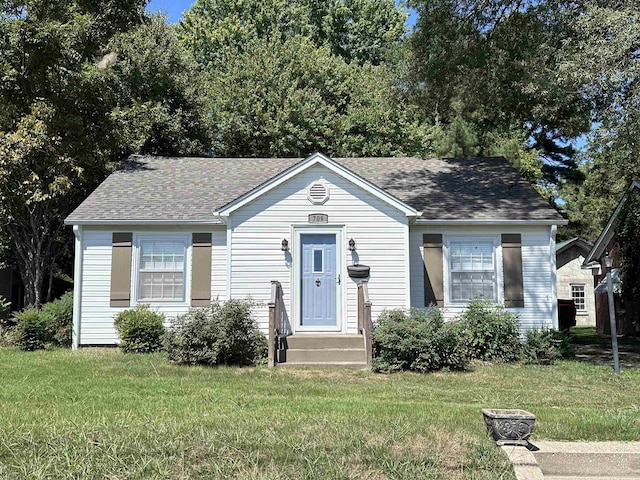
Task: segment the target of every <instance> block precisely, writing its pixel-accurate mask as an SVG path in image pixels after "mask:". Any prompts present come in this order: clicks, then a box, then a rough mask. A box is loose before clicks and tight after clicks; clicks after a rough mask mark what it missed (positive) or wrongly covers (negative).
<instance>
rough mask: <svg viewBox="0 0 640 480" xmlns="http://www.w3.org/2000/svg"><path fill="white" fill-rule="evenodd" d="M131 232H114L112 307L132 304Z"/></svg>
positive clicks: (112, 249) (112, 244)
mask: <svg viewBox="0 0 640 480" xmlns="http://www.w3.org/2000/svg"><path fill="white" fill-rule="evenodd" d="M132 240H133V234H132V233H130V232H113V238H112V242H111V298H110V305H111V306H112V307H129V306H130V305H131V242H132Z"/></svg>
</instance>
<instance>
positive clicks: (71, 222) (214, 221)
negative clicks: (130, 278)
mask: <svg viewBox="0 0 640 480" xmlns="http://www.w3.org/2000/svg"><path fill="white" fill-rule="evenodd" d="M64 223H65V225H95V226H98V225H114V226H117V225H158V226H163V225H165V226H168V225H223V224H224V223H223V222H222V221H221V220H220V219H219V218H211V219H205V220H135V219H130V220H113V219H111V220H99V219H68V218H67V219H66V220H65V221H64Z"/></svg>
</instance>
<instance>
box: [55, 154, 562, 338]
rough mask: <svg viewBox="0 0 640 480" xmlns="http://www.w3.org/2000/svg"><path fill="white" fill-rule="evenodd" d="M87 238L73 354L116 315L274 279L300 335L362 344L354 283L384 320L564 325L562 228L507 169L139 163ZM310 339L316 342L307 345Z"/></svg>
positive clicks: (91, 222) (180, 306)
mask: <svg viewBox="0 0 640 480" xmlns="http://www.w3.org/2000/svg"><path fill="white" fill-rule="evenodd" d="M66 223H67V224H69V225H73V227H74V232H75V237H76V257H75V262H76V263H75V279H76V281H75V302H76V303H75V308H74V337H73V338H74V346H78V345H104V344H115V343H117V342H118V336H117V333H116V331H115V329H114V326H113V317H114V315H116V314H117V313H118V312H121V311H122V310H124V309H126V308H129V307H132V306H134V305H136V304H140V303H146V304H151V305H152V306H153V307H154V308H157V309H158V310H160V311H162V312H164V313H165V314H166V315H167V316H168V317H169V318H171V317H174V316H176V315H178V314H181V313H184V312H186V311H187V310H188V309H189V307H190V306H192V305H206V304H208V303H209V302H210V301H211V300H213V299H216V298H219V299H227V298H246V297H249V296H250V297H252V298H253V299H255V300H257V301H258V302H260V303H261V306H260V307H258V308H257V309H256V311H255V315H256V319H257V321H258V323H259V326H260V328H261V329H262V330H263V331H267V329H268V318H269V311H268V307H267V304H268V303H269V301H270V299H271V296H272V295H271V292H272V288H271V282H272V281H278V282H280V284H281V286H282V289H281V290H282V294H283V299H282V308H283V310H284V312H283V317H284V319H285V322H284V323H285V324H286V325H285V326H283V327H282V328H283V329H284V330H285V333H287V334H293V336H292V337H291V338H290V339H289V340H290V342H289V347H290V348H291V341H293V340H294V337H298V338H299V337H301V336H302V335H303V334H306V335H313V334H317V335H324V338H325V339H326V337H327V335H333V336H331V337H329V340H327V342H331V341H337V340H334V339H337V338H338V337H339V335H338V334H342V335H352V336H357V335H358V334H359V333H360V332H359V327H358V315H359V312H358V298H357V297H358V292H357V290H358V283H359V282H361V280H360V279H358V278H350V277H349V269H348V266H350V265H354V264H360V265H367V266H369V267H370V276H369V281H368V293H369V298H370V301H371V302H372V307H371V310H372V318H373V320H374V321H375V319H376V318H377V316H378V315H379V314H380V313H381V312H382V311H383V310H384V309H390V308H408V307H420V308H424V307H428V306H430V305H432V304H437V305H439V306H442V307H443V308H444V312H445V315H446V316H447V317H448V318H453V317H454V316H455V315H458V314H459V313H461V312H462V311H463V309H464V307H465V305H466V303H467V302H468V301H469V300H470V299H472V298H474V297H477V296H478V295H484V296H486V297H488V298H490V299H493V300H495V301H496V302H498V303H503V304H505V306H506V307H508V308H509V309H510V310H511V311H513V312H514V313H516V314H517V315H519V317H520V320H521V325H522V328H532V327H541V326H549V327H557V305H556V278H555V276H556V268H555V259H556V256H555V235H556V229H557V225H559V224H565V223H566V221H565V220H564V219H563V218H562V217H561V216H560V215H559V214H558V213H557V212H556V211H555V210H554V209H553V208H551V207H550V206H549V204H548V203H547V202H546V201H545V200H544V199H543V198H542V197H541V196H540V195H538V194H537V193H536V192H535V190H534V189H533V188H532V187H531V186H530V185H529V183H528V182H527V181H525V180H524V179H522V178H521V177H520V176H519V175H518V172H517V171H516V170H515V169H514V168H513V167H512V166H511V164H510V163H509V162H508V161H507V160H505V159H504V158H473V159H420V158H336V159H331V158H328V157H326V156H324V155H322V154H319V153H316V154H313V155H311V156H310V157H308V158H306V159H293V158H279V159H278V158H263V159H255V158H231V159H224V158H159V157H132V158H131V159H130V161H129V162H127V164H126V165H125V166H124V167H123V168H122V169H121V170H119V171H117V172H115V173H113V174H112V175H111V176H109V178H107V179H106V180H105V181H104V182H103V183H102V184H101V185H100V186H99V187H98V188H97V189H96V190H95V191H94V192H93V193H92V194H91V195H90V196H89V197H88V198H87V199H86V200H85V201H84V202H83V203H82V204H81V205H80V206H79V207H78V208H77V209H76V210H75V211H74V212H73V213H72V214H71V215H70V216H69V217H68V218H67V219H66ZM307 339H308V337H307Z"/></svg>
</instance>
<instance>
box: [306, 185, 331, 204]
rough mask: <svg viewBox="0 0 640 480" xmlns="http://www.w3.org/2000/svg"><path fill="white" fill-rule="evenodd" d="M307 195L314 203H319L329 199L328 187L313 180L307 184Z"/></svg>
mask: <svg viewBox="0 0 640 480" xmlns="http://www.w3.org/2000/svg"><path fill="white" fill-rule="evenodd" d="M307 196H308V197H309V201H310V202H311V203H313V204H314V205H321V204H323V203H324V202H326V201H327V200H329V189H328V188H327V187H326V186H325V185H323V184H322V183H320V182H315V183H312V184H311V185H310V186H309V189H308V191H307Z"/></svg>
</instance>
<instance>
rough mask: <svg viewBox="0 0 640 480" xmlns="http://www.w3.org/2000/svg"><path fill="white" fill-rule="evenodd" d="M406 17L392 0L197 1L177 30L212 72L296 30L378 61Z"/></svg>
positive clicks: (335, 49) (338, 51) (347, 55)
mask: <svg viewBox="0 0 640 480" xmlns="http://www.w3.org/2000/svg"><path fill="white" fill-rule="evenodd" d="M405 20H406V14H405V12H404V11H403V10H402V9H401V8H399V7H397V6H396V4H395V2H394V1H393V0H339V1H327V0H295V1H288V0H243V1H239V0H196V2H195V3H194V4H193V5H192V6H191V8H190V9H189V10H188V11H187V12H185V14H184V19H183V20H182V21H181V22H180V29H179V34H180V38H181V40H182V41H183V42H184V44H185V45H186V46H187V47H188V49H189V50H190V51H191V52H193V54H194V56H195V58H196V59H197V61H198V63H200V64H201V65H203V66H204V67H205V68H206V69H207V70H208V71H214V70H215V69H216V68H217V67H219V66H221V65H224V64H225V63H226V61H228V60H230V59H232V58H233V56H235V55H236V54H243V53H247V52H250V51H252V50H255V49H257V48H258V49H259V48H261V46H262V44H263V42H264V41H265V40H267V41H274V40H279V41H280V43H282V42H284V41H285V40H286V39H287V38H290V37H293V36H296V35H301V36H304V37H306V38H308V39H310V40H311V42H312V43H313V45H315V46H316V47H327V48H328V49H329V51H330V52H331V53H333V54H334V55H338V56H340V57H342V58H343V59H344V60H346V61H347V62H351V61H355V62H357V63H359V64H364V63H365V62H368V63H371V64H374V65H380V64H381V63H383V62H384V60H385V58H386V56H387V55H388V54H389V53H390V52H391V51H393V50H394V49H395V48H397V47H398V46H399V45H400V43H401V41H402V38H403V35H404V34H405V25H404V22H405Z"/></svg>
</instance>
